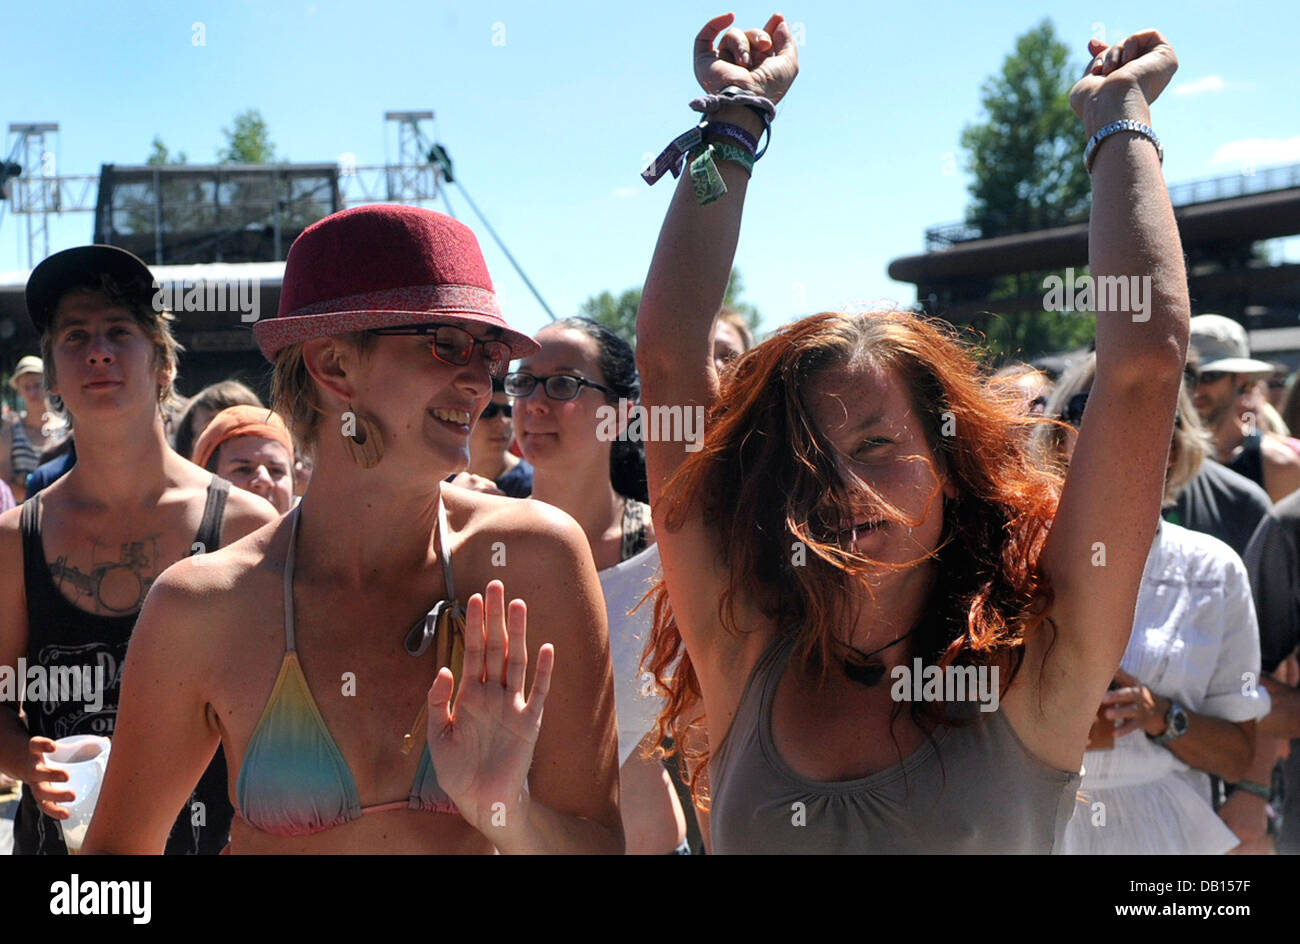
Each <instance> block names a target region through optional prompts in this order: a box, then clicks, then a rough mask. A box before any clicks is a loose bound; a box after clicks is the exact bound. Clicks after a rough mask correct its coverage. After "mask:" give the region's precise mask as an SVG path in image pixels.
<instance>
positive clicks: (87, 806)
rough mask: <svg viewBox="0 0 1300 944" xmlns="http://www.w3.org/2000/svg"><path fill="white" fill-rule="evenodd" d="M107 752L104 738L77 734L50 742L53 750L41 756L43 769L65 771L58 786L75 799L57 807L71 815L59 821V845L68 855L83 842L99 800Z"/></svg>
mask: <svg viewBox="0 0 1300 944" xmlns="http://www.w3.org/2000/svg"><path fill="white" fill-rule="evenodd" d="M111 748H112V744H111V742H110V741H109V740H108V738H106V737H98V736H97V735H94V734H77V735H73V736H72V737H65V738H59V739H58V740H57V741H55V742H54V750H52V751H50V752H49V753H47V754H46V755H45V765H46V766H47V767H53V768H55V769H56V770H64V771H67V774H68V779H67V781H66V782H64V783H62V784H60V786H62V787H64V788H66V789H68V790H71V791H72V792H73V793H75V794H76V797H77V798H76V799H75V800H73V801H72V802H71V803H67V804H61V805H63V806H64V807H65V808H66V809H67V810H68V812H69V813H70V814H72V815H71V816H69V817H68V818H67V819H65V820H60V821H59V828H60V829H61V830H62V831H63V843H64V845H66V846H67V847H68V851H69V852H76V851H77V850H79V849H80V848H81V843H82V842H83V841H84V840H85V838H86V830H87V829H89V828H90V818H91V817H92V816H94V815H95V803H96V801H98V800H99V788H100V785H101V784H103V782H104V771H106V770H107V769H108V752H109V750H110V749H111Z"/></svg>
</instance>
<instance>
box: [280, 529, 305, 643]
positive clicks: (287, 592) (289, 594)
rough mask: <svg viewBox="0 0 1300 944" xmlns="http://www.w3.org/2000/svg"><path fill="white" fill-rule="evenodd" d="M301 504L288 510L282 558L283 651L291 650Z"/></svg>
mask: <svg viewBox="0 0 1300 944" xmlns="http://www.w3.org/2000/svg"><path fill="white" fill-rule="evenodd" d="M301 507H302V506H301V505H296V506H295V507H294V509H293V511H291V512H289V518H290V519H291V524H290V525H289V553H288V554H286V555H285V558H284V649H285V652H293V651H294V647H293V557H294V549H295V548H296V546H297V544H298V517H299V514H298V511H299V509H300V508H301Z"/></svg>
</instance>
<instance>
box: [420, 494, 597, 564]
mask: <svg viewBox="0 0 1300 944" xmlns="http://www.w3.org/2000/svg"><path fill="white" fill-rule="evenodd" d="M442 493H443V500H444V501H445V503H446V506H447V516H448V523H449V524H450V525H451V529H452V531H455V532H461V533H462V534H463V536H464V538H465V540H466V541H476V540H481V539H482V538H485V537H487V538H491V537H495V539H496V540H500V541H509V542H510V544H513V545H515V546H516V547H517V548H518V549H519V550H541V549H544V548H545V547H547V546H549V545H554V546H556V549H558V548H559V547H570V548H579V547H581V548H586V546H587V539H586V537H585V536H584V535H583V533H582V528H580V527H579V526H578V523H577V522H576V521H574V520H573V518H572V517H570V516H569V514H568V513H567V512H564V511H561V510H560V509H559V508H556V507H555V506H554V505H548V504H547V503H546V502H541V501H536V500H534V499H531V498H508V497H506V496H504V495H490V494H486V493H484V492H476V491H471V490H469V489H464V488H458V487H456V486H448V485H443V491H442ZM508 546H509V545H508ZM588 553H590V552H589V551H588Z"/></svg>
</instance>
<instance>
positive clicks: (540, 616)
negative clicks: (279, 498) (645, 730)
mask: <svg viewBox="0 0 1300 944" xmlns="http://www.w3.org/2000/svg"><path fill="white" fill-rule="evenodd" d="M254 333H255V335H256V337H257V340H258V343H259V344H260V346H261V349H262V352H263V353H264V354H265V355H266V357H267V358H268V359H269V360H271V361H272V362H273V363H274V365H275V367H274V382H273V397H274V404H273V405H274V407H275V409H276V411H277V412H279V413H280V414H281V415H282V416H283V417H284V418H285V419H286V422H287V423H288V425H289V428H290V430H291V431H292V432H293V434H294V436H295V438H296V439H297V441H299V442H300V443H302V444H303V445H304V447H305V448H306V449H308V450H310V451H311V452H313V453H314V456H315V471H314V474H313V477H312V481H311V485H310V487H309V488H308V490H307V494H306V495H305V496H304V498H303V499H302V501H301V502H300V503H299V505H298V506H297V507H295V508H294V510H293V511H292V512H291V513H290V514H288V515H286V516H285V517H284V518H283V519H281V521H280V522H278V523H276V524H273V525H270V526H268V527H265V528H263V529H261V530H260V531H258V532H256V533H254V534H253V535H251V536H250V537H249V538H248V539H246V540H243V541H239V542H236V543H235V544H233V545H231V546H230V547H229V548H228V549H224V550H223V551H221V552H220V553H217V554H212V555H208V556H207V557H205V558H204V559H203V560H202V561H201V562H192V563H191V564H189V565H187V566H184V565H183V566H177V567H174V568H172V569H171V570H169V571H168V572H167V573H166V574H165V575H164V576H163V577H162V578H161V579H160V580H159V581H158V583H157V584H155V586H154V589H153V592H152V593H151V594H150V597H149V600H148V602H147V604H146V606H145V610H144V613H143V614H142V616H141V620H140V625H139V627H138V628H137V630H136V636H135V638H134V639H133V642H132V648H131V652H130V654H129V657H128V660H127V668H126V678H125V682H124V685H125V693H124V697H123V706H122V714H121V717H120V720H119V725H118V737H117V740H116V741H115V742H114V746H113V753H112V757H111V760H110V763H109V769H108V774H107V778H106V781H105V784H104V789H103V793H102V794H101V796H100V800H99V804H100V805H99V810H98V812H97V813H96V816H95V820H94V822H93V824H92V826H91V831H90V834H89V836H88V837H87V846H88V847H89V848H91V849H95V850H98V851H105V852H153V851H156V850H157V849H158V848H159V846H160V843H161V840H162V837H163V835H164V832H165V827H166V825H167V822H168V819H167V816H166V813H167V811H168V810H171V809H173V808H174V807H176V806H177V805H178V804H179V803H180V802H181V801H182V800H183V798H184V796H185V795H186V793H187V792H188V790H189V789H190V786H191V783H192V781H193V780H194V778H195V776H196V775H197V773H198V771H199V770H201V768H202V766H203V764H204V763H206V759H207V758H208V756H210V755H211V753H212V751H213V750H214V749H215V748H216V745H217V743H218V742H221V743H222V744H224V745H225V750H226V752H227V757H228V758H229V766H230V772H231V784H230V786H231V793H232V795H233V796H234V797H235V801H236V803H235V805H236V808H237V815H236V819H235V824H234V826H233V827H232V829H231V851H232V852H241V853H243V852H267V853H287V852H308V853H316V852H321V853H328V852H403V853H414V852H436V853H446V852H466V853H490V852H492V851H493V850H494V849H496V850H499V851H501V852H505V853H509V852H619V851H621V850H622V847H623V837H622V829H621V827H620V823H619V812H618V793H617V790H618V780H617V776H618V775H617V768H616V751H617V739H616V735H615V729H614V710H613V695H612V690H611V681H610V678H611V670H610V659H609V649H608V640H607V636H606V629H605V613H604V606H603V603H602V599H601V594H600V586H599V583H598V580H597V577H596V571H595V567H594V566H593V564H592V558H591V552H590V551H589V550H588V548H587V543H586V541H585V539H584V537H583V533H582V531H581V529H579V528H578V526H577V525H576V524H575V523H574V522H573V521H572V519H570V518H568V517H567V516H565V515H563V514H562V513H560V512H558V511H556V510H554V509H551V508H549V507H548V506H546V505H544V504H542V503H540V502H531V501H519V500H516V499H508V498H504V497H501V496H495V495H484V494H480V493H477V492H471V491H468V490H464V489H458V488H455V487H453V486H446V485H444V484H443V480H444V479H445V478H447V477H448V476H449V475H451V474H452V473H455V472H458V471H460V470H462V469H464V468H465V466H466V463H467V461H468V440H469V432H470V428H471V427H472V426H473V424H474V421H475V420H476V419H477V417H478V415H479V414H480V413H481V412H482V410H483V408H484V407H485V406H486V404H487V403H488V401H489V400H490V398H491V395H492V379H493V377H494V376H501V375H503V374H504V373H505V369H506V367H507V366H508V364H509V361H510V359H511V358H512V357H517V356H522V355H525V354H529V353H532V352H533V351H535V350H536V349H537V346H536V344H535V343H534V342H533V341H532V340H531V339H529V338H528V337H527V336H526V335H523V334H521V333H519V332H517V331H514V330H511V329H510V328H509V326H507V325H506V323H505V321H504V320H503V319H502V317H501V315H500V312H499V310H498V308H497V304H496V299H495V296H494V295H493V292H492V284H491V281H490V280H489V278H488V274H487V270H486V267H485V265H484V263H483V259H482V255H481V253H480V251H479V248H478V243H477V241H476V240H475V238H474V235H473V233H471V232H470V230H469V229H467V228H466V227H465V226H463V225H462V224H460V223H457V222H455V221H454V220H451V219H449V218H447V217H445V216H442V215H440V214H437V213H433V212H431V211H428V210H423V209H418V208H413V207H401V206H367V207H359V208H356V209H353V210H347V211H344V212H342V213H338V214H335V215H333V216H330V217H327V218H326V219H324V220H322V221H320V222H319V223H317V224H315V225H313V226H312V227H310V228H308V229H307V230H306V231H305V232H304V233H303V234H302V235H301V236H300V237H299V238H298V240H297V241H296V242H295V243H294V245H293V247H292V249H291V251H290V253H289V259H288V262H287V265H286V269H285V277H284V290H283V294H282V297H281V301H280V313H279V315H278V316H277V317H276V318H273V319H269V320H267V321H263V322H260V323H259V324H257V325H256V326H255V328H254ZM481 587H486V590H485V591H484V592H482V593H474V594H473V595H472V596H469V595H468V593H469V591H470V590H471V589H472V588H481ZM505 588H508V589H509V591H510V593H511V595H512V596H513V597H517V598H518V599H513V600H510V601H509V602H507V598H506V596H505ZM524 601H527V603H526V605H525V602H524ZM529 625H531V627H532V628H533V632H531V633H529V632H527V628H528V626H529ZM538 628H541V629H542V630H544V632H545V639H546V644H545V645H541V644H539V639H538V636H539V635H540V633H539V632H538V631H537V630H538ZM548 693H549V697H548ZM543 704H545V708H546V712H545V722H544V723H543V721H542V708H543ZM164 719H165V720H164ZM140 797H147V798H148V800H147V801H145V802H142V801H141V799H140Z"/></svg>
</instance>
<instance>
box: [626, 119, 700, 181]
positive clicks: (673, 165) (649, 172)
mask: <svg viewBox="0 0 1300 944" xmlns="http://www.w3.org/2000/svg"><path fill="white" fill-rule="evenodd" d="M708 124H709V120H708V119H707V118H705V119H703V120H702V121H700V123H699V124H698V125H696V126H695V127H694V128H692V129H691V130H690V131H687V132H684V133H683V134H679V135H678V136H677V137H675V138H673V140H672V141H671V142H669V144H668V147H666V148H664V149H663V150H662V151H661V152H660V153H659V156H658V157H656V158H655V160H654V163H653V164H651V165H650V166H649V167H647V168H646V169H645V170H643V171H641V178H642V179H643V180H644V181H645V182H646V183H647V184H649V185H650V186H652V187H653V186H654V185H655V184H656V183H658V182H659V179H660V178H661V177H663V175H664V174H666V173H668V172H669V171H670V170H671V171H672V172H673V176H674V177H677V176H679V175H680V174H681V172H682V161H684V160H685V159H686V155H687V154H688V153H690V151H691V149H692V148H696V147H699V145H700V143H701V142H702V141H703V140H704V129H705V128H706V127H708Z"/></svg>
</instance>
